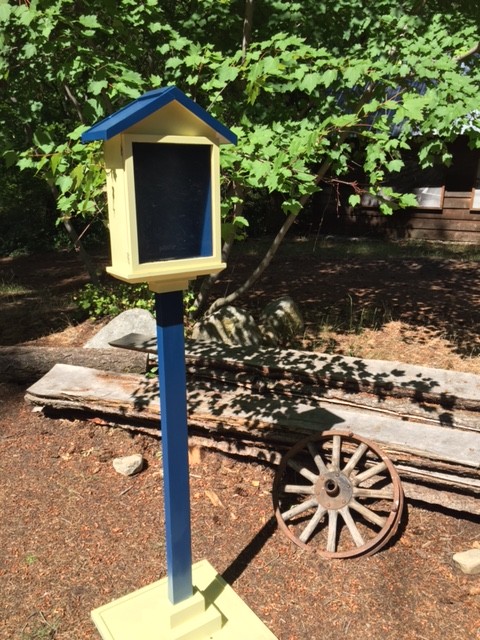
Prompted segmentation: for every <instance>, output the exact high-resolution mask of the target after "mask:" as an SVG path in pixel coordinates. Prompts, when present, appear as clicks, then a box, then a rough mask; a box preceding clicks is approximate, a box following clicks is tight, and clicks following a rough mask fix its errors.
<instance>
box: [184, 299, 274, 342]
mask: <svg viewBox="0 0 480 640" xmlns="http://www.w3.org/2000/svg"><path fill="white" fill-rule="evenodd" d="M192 338H193V340H197V341H198V342H223V343H225V344H228V345H230V346H258V345H260V344H261V343H262V336H261V335H260V331H259V330H258V327H257V324H256V323H255V320H254V319H253V318H252V316H251V315H250V314H249V313H247V312H246V311H243V310H242V309H237V307H231V306H229V307H222V308H221V309H219V310H218V311H215V312H214V313H212V314H211V315H210V316H207V317H206V318H203V319H202V320H200V321H199V322H197V323H196V325H195V326H194V327H193V332H192Z"/></svg>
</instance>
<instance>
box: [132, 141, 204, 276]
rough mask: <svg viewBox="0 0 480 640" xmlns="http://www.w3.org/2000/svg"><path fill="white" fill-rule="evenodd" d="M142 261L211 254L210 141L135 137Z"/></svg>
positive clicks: (136, 194)
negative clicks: (174, 141)
mask: <svg viewBox="0 0 480 640" xmlns="http://www.w3.org/2000/svg"><path fill="white" fill-rule="evenodd" d="M132 153H133V167H134V169H133V171H134V179H135V204H136V215H137V234H138V257H139V263H140V264H142V263H146V262H159V261H163V260H181V259H187V258H200V257H207V256H211V255H212V250H213V247H212V221H211V206H212V205H211V162H210V157H211V147H210V146H209V145H202V144H168V143H165V144H163V143H151V142H133V143H132Z"/></svg>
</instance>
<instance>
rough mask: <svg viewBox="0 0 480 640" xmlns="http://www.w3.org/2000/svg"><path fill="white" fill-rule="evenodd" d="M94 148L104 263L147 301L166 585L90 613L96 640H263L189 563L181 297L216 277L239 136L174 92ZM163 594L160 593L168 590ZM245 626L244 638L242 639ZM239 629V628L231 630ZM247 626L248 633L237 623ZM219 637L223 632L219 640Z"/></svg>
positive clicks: (147, 104)
mask: <svg viewBox="0 0 480 640" xmlns="http://www.w3.org/2000/svg"><path fill="white" fill-rule="evenodd" d="M82 140H83V142H90V141H94V140H102V141H103V143H104V155H105V166H106V173H107V194H108V211H109V230H110V245H111V255H112V265H111V266H110V267H108V268H107V271H108V272H109V273H111V274H112V275H113V276H115V277H117V278H119V279H121V280H124V281H126V282H132V283H136V282H147V283H148V285H149V287H150V289H151V290H152V291H153V292H154V293H155V309H156V322H157V342H158V365H159V390H160V416H161V432H162V453H163V456H162V457H163V465H164V468H163V471H164V496H165V498H164V500H165V537H166V554H167V579H166V585H165V581H163V580H160V581H159V582H157V583H154V584H153V585H149V586H147V587H143V588H142V589H139V590H138V591H136V592H134V593H133V594H129V595H127V596H125V597H123V598H120V599H119V600H116V601H114V602H113V603H110V604H108V605H105V606H103V607H100V608H98V609H96V610H95V611H93V612H92V618H93V620H94V622H95V624H96V626H97V629H98V631H99V632H100V634H101V636H102V638H103V639H104V640H107V639H108V640H133V638H142V640H150V639H151V640H153V639H154V638H155V640H159V639H161V638H172V639H173V638H175V639H176V640H180V639H181V638H185V639H186V638H206V637H208V638H214V637H217V636H215V633H217V632H219V633H222V632H225V627H226V625H227V623H229V632H228V637H235V633H233V635H232V632H233V628H234V627H235V624H236V625H237V626H238V630H239V633H240V635H239V636H238V637H239V638H240V637H241V638H244V637H254V636H255V637H258V638H260V637H265V638H272V637H273V636H272V635H271V634H270V632H269V631H268V629H266V627H264V626H263V625H262V623H261V622H260V621H259V620H258V619H257V618H256V616H254V614H253V613H252V612H251V611H250V610H249V609H248V607H246V605H245V604H244V603H243V602H242V601H241V600H240V599H238V597H237V596H235V594H234V593H233V591H232V590H231V589H230V588H229V587H228V585H226V584H225V583H224V582H223V581H222V580H221V578H220V576H218V575H217V574H216V572H215V571H214V570H213V568H212V567H211V566H210V565H209V564H208V563H206V561H203V562H201V563H197V564H196V565H192V553H191V531H190V530H191V527H190V492H189V473H188V431H187V406H186V376H185V348H184V326H183V293H182V292H183V290H184V289H186V288H187V286H188V283H189V281H190V280H192V279H195V278H196V277H197V276H201V275H207V274H214V273H218V272H219V271H221V270H222V269H223V268H224V267H225V264H223V262H222V260H221V241H220V224H221V219H220V165H219V145H220V144H226V143H230V144H235V143H236V136H235V134H234V133H232V132H231V131H230V130H229V129H227V128H226V127H224V126H223V125H222V124H220V123H219V122H218V121H217V120H215V119H214V118H213V117H212V116H210V115H209V114H208V113H207V112H206V111H204V110H203V109H202V108H201V107H199V106H198V105H197V104H196V103H195V102H193V101H192V100H190V99H189V98H187V97H186V96H185V95H184V94H183V93H182V92H181V91H180V90H179V89H177V88H176V87H167V88H165V89H159V90H156V91H150V92H148V93H146V94H145V95H143V96H141V97H140V98H138V99H137V100H135V101H134V102H132V103H130V104H129V105H127V106H126V107H124V108H123V109H121V110H120V111H118V112H116V113H114V114H113V115H111V116H109V117H108V118H105V119H104V120H102V121H101V122H99V123H97V124H96V125H94V126H93V127H92V128H91V129H89V130H88V131H86V132H85V133H84V134H83V136H82ZM165 586H166V589H165ZM249 620H250V621H251V623H250V624H251V626H250V628H251V630H252V633H253V635H251V634H249V633H247V635H243V634H244V632H245V629H248V628H249V623H248V621H249ZM235 621H236V622H235ZM245 625H247V626H246V627H245ZM222 637H224V636H222Z"/></svg>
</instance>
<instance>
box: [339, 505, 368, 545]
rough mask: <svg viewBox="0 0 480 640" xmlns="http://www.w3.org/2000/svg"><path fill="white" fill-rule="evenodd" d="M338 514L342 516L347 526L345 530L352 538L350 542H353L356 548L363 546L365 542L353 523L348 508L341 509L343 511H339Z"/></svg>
mask: <svg viewBox="0 0 480 640" xmlns="http://www.w3.org/2000/svg"><path fill="white" fill-rule="evenodd" d="M340 513H341V514H342V518H343V519H344V521H345V524H346V525H347V529H348V530H349V532H350V535H351V536H352V540H353V541H354V543H355V544H356V546H357V547H361V546H363V545H364V544H365V542H364V540H363V538H362V534H361V533H360V531H359V530H358V529H357V525H356V524H355V522H354V521H353V518H352V514H351V513H350V510H349V508H348V506H346V507H343V509H340Z"/></svg>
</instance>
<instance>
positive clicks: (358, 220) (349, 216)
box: [329, 191, 480, 244]
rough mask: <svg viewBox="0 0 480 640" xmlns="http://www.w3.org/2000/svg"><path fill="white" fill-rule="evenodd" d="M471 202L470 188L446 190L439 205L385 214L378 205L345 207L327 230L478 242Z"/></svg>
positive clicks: (479, 226)
mask: <svg viewBox="0 0 480 640" xmlns="http://www.w3.org/2000/svg"><path fill="white" fill-rule="evenodd" d="M471 204H472V192H471V191H445V195H444V198H443V205H442V209H408V210H404V211H397V212H395V213H394V214H392V215H391V216H385V215H383V214H382V213H380V211H378V209H373V208H360V207H358V208H355V209H353V210H352V209H348V208H347V209H345V210H343V211H340V212H338V215H337V216H336V223H335V224H334V226H335V230H334V229H333V228H331V224H330V225H329V226H330V232H331V233H333V232H337V233H340V234H342V235H345V234H348V235H363V236H382V237H388V238H391V239H408V238H412V239H418V240H446V241H449V242H473V243H477V244H480V210H472V209H471V208H470V207H471ZM332 222H333V220H330V223H332Z"/></svg>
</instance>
